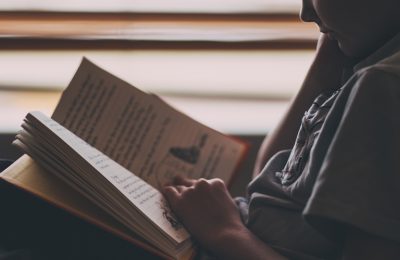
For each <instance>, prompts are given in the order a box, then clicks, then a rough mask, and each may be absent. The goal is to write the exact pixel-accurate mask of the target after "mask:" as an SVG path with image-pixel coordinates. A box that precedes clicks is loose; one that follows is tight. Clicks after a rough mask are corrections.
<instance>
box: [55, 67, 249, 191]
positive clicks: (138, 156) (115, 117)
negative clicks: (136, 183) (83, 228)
mask: <svg viewBox="0 0 400 260" xmlns="http://www.w3.org/2000/svg"><path fill="white" fill-rule="evenodd" d="M53 119H54V120H56V121H58V122H59V123H60V124H61V125H63V126H65V127H66V128H68V129H69V130H70V131H72V132H73V133H75V134H76V135H77V136H79V137H80V138H82V139H83V140H85V141H86V142H88V143H89V144H90V145H92V146H94V147H96V148H97V149H98V150H100V151H102V152H103V153H104V154H106V155H107V156H108V157H110V158H111V159H113V160H115V161H116V162H118V163H119V164H120V165H122V166H123V167H125V168H126V169H128V170H129V171H131V172H133V173H135V174H136V175H137V176H139V177H141V178H142V179H144V180H146V181H147V182H148V183H150V184H151V185H152V186H153V187H156V188H160V187H161V186H162V185H163V184H164V183H165V182H167V181H169V180H170V179H171V178H172V177H173V176H175V175H185V176H188V177H191V178H196V179H197V178H212V177H219V178H221V179H223V180H224V181H228V180H229V179H230V177H231V175H232V174H233V171H234V169H235V167H236V166H237V163H238V162H239V161H240V158H241V156H242V155H243V153H244V150H245V145H243V144H242V143H240V142H238V141H235V140H233V139H231V138H229V137H227V136H224V135H222V134H220V133H218V132H216V131H214V130H212V129H210V128H208V127H206V126H204V125H202V124H200V123H198V122H196V121H195V120H193V119H191V118H189V117H187V116H186V115H184V114H182V113H180V112H179V111H177V110H175V109H173V108H172V107H170V106H169V105H167V104H166V103H165V102H163V101H162V100H161V99H160V98H158V97H157V96H155V95H150V94H147V93H145V92H142V91H140V90H138V89H137V88H135V87H133V86H131V85H129V84H128V83H126V82H124V81H122V80H120V79H118V78H116V77H114V76H112V75H111V74H109V73H107V72H106V71H104V70H102V69H100V68H98V67H97V66H95V65H94V64H92V63H91V62H89V61H88V60H87V59H84V60H83V61H82V64H81V66H80V67H79V69H78V71H77V73H76V75H75V76H74V78H73V79H72V81H71V83H70V85H69V86H68V88H67V89H66V90H65V91H64V93H63V95H62V98H61V100H60V102H59V104H58V106H57V108H56V110H55V112H54V114H53Z"/></svg>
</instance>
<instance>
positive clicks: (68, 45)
mask: <svg viewBox="0 0 400 260" xmlns="http://www.w3.org/2000/svg"><path fill="white" fill-rule="evenodd" d="M300 3H301V2H300V1H299V0H251V1H245V0H242V1H238V0H221V1H208V0H202V1H198V0H196V1H194V0H168V1H166V0H163V1H161V0H160V1H159V0H140V1H123V0H120V1H77V0H76V1H75V0H74V1H65V2H59V1H50V0H48V1H43V0H42V1H16V0H14V1H2V2H1V3H0V68H2V69H1V70H0V109H1V111H2V112H1V116H0V132H15V131H16V130H17V129H18V128H19V124H20V123H21V121H22V118H23V117H24V116H25V114H26V113H27V112H28V111H30V110H43V111H44V112H46V113H47V114H49V115H50V114H51V112H52V110H53V109H54V106H55V105H56V103H57V100H58V98H59V96H60V93H61V91H62V89H63V88H65V87H66V86H67V84H68V82H69V80H70V79H71V77H72V75H73V74H74V72H75V70H76V68H77V67H78V65H79V62H80V60H81V58H82V56H86V57H87V58H89V59H90V60H92V61H94V62H95V63H96V64H98V65H100V66H101V67H103V68H105V69H107V70H108V71H110V72H112V73H113V74H115V75H117V76H119V77H120V78H122V79H125V80H126V81H128V82H130V83H131V84H133V85H136V86H137V87H139V88H141V89H143V90H146V91H150V92H154V93H157V94H159V95H160V96H162V97H163V98H165V99H166V100H167V101H168V102H169V103H171V104H172V105H174V106H176V107H177V108H178V109H181V110H183V111H185V112H186V113H187V114H189V115H190V116H192V117H194V118H196V119H198V120H200V121H202V122H204V123H205V124H207V125H210V126H211V127H213V128H216V129H219V130H220V131H223V132H227V133H233V134H264V133H265V132H266V131H267V130H268V129H270V128H271V127H273V125H274V124H275V123H276V122H277V120H278V119H279V117H280V116H281V115H282V113H283V111H284V109H285V107H286V106H287V102H288V100H289V99H290V98H291V96H292V95H293V94H294V93H295V92H296V90H297V88H298V87H299V86H300V83H301V81H302V79H303V77H304V75H305V73H306V69H307V67H308V65H309V64H310V62H311V58H312V52H313V51H312V50H313V48H314V45H315V42H316V39H317V37H318V32H317V30H315V28H314V26H312V25H309V24H304V23H300V22H299V20H298V14H297V13H298V10H299V8H300ZM238 107H240V109H238ZM238 122H240V123H238Z"/></svg>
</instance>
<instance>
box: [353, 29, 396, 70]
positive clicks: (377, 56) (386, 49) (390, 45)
mask: <svg viewBox="0 0 400 260" xmlns="http://www.w3.org/2000/svg"><path fill="white" fill-rule="evenodd" d="M398 51H400V33H397V34H396V35H395V36H394V37H393V38H392V39H391V40H389V41H388V42H387V43H385V44H384V45H383V46H382V47H381V48H379V49H378V50H377V51H375V52H374V53H372V54H371V55H370V56H368V57H367V58H365V59H364V60H362V61H361V62H359V63H358V64H357V65H355V66H354V72H355V71H358V70H360V69H363V68H365V67H368V66H371V65H373V64H376V63H378V62H379V61H381V60H383V59H385V58H387V57H389V56H391V55H393V54H394V53H396V52H398Z"/></svg>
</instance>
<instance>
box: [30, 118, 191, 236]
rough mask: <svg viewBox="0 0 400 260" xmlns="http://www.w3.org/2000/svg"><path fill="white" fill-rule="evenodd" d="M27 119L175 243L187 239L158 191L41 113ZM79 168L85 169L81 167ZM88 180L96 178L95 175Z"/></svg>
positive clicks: (183, 230)
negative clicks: (54, 136) (92, 171)
mask: <svg viewBox="0 0 400 260" xmlns="http://www.w3.org/2000/svg"><path fill="white" fill-rule="evenodd" d="M27 119H28V121H27V122H28V123H30V124H34V125H35V127H36V128H38V129H43V131H46V130H47V133H46V135H47V136H49V138H50V136H51V134H53V135H56V136H57V137H58V138H59V139H60V141H61V142H62V143H61V142H60V143H59V144H58V145H59V147H64V146H67V147H70V148H71V149H73V150H74V151H75V152H76V153H77V154H78V155H80V157H82V158H83V159H84V160H85V161H86V162H87V163H88V164H89V165H90V166H91V167H92V168H93V169H95V170H96V171H97V172H98V173H99V174H101V175H102V176H103V177H104V178H105V179H107V180H108V181H109V182H110V183H112V185H113V186H114V187H115V188H117V189H118V191H119V192H120V193H122V194H124V195H125V197H126V198H127V199H128V200H129V201H130V202H131V203H132V204H133V205H134V206H135V207H136V208H137V209H139V210H140V211H141V212H142V213H143V214H144V215H145V216H146V217H147V218H148V219H150V220H151V221H152V222H153V223H154V224H155V225H157V226H158V227H159V228H160V229H161V230H162V231H164V232H165V233H166V234H168V235H169V236H170V237H171V238H173V239H174V240H175V241H176V243H181V242H183V241H185V240H186V239H188V238H189V234H188V233H187V232H186V230H185V229H184V228H183V226H182V225H180V223H178V221H177V220H176V219H175V218H174V216H173V215H172V214H171V212H170V211H169V207H168V206H167V204H166V202H165V200H164V198H163V196H162V195H161V193H160V192H159V191H158V190H156V189H155V188H153V187H152V186H151V185H149V184H147V183H146V182H144V181H143V180H142V179H140V178H139V177H137V176H135V175H134V174H132V173H131V172H129V171H128V170H127V169H125V168H124V167H122V166H121V165H119V164H118V163H116V162H115V161H113V160H112V159H110V158H109V157H108V156H106V155H104V154H103V153H101V152H100V151H98V150H97V149H95V148H94V147H92V146H90V145H88V144H87V143H86V142H85V141H83V140H82V139H80V138H78V137H77V136H76V135H74V134H73V133H72V132H70V131H69V130H67V129H66V128H65V127H63V126H61V125H60V124H59V123H57V122H56V121H54V120H52V119H50V118H48V117H46V116H45V115H43V114H42V113H40V112H31V113H30V114H28V116H27ZM54 145H57V144H54ZM80 167H81V168H82V169H85V168H84V166H83V165H81V166H80ZM88 169H90V168H88ZM90 177H92V178H95V177H96V176H90Z"/></svg>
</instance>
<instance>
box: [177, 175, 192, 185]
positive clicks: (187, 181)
mask: <svg viewBox="0 0 400 260" xmlns="http://www.w3.org/2000/svg"><path fill="white" fill-rule="evenodd" d="M195 182H196V180H193V179H188V178H185V177H183V176H180V175H177V176H175V177H174V179H173V180H172V184H173V185H183V186H187V187H190V186H192V185H194V183H195Z"/></svg>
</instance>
